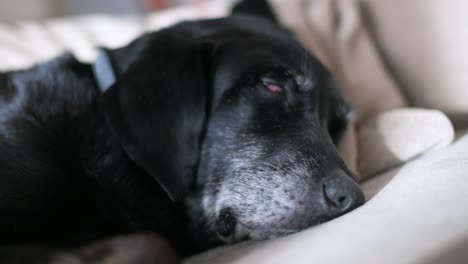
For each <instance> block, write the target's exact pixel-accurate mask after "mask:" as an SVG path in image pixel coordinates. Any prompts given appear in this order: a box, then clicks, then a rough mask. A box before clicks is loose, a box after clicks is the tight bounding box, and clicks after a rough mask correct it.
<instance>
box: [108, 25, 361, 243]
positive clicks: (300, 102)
mask: <svg viewBox="0 0 468 264" xmlns="http://www.w3.org/2000/svg"><path fill="white" fill-rule="evenodd" d="M114 59H115V60H117V61H119V63H118V65H117V66H118V71H119V72H120V77H119V79H118V81H117V83H116V84H115V85H114V86H113V87H111V88H110V90H109V91H107V92H106V93H105V94H104V95H103V98H102V99H103V100H102V102H103V106H104V109H105V111H106V115H107V118H108V121H109V124H110V126H111V128H112V129H113V130H114V132H115V133H116V134H117V135H118V137H119V139H120V140H121V142H122V146H123V147H124V149H125V150H126V152H127V153H128V155H129V156H130V158H131V159H132V160H133V161H134V162H135V163H136V164H137V165H139V166H140V167H141V168H143V169H144V170H146V171H147V172H148V174H150V175H151V176H152V177H154V178H155V179H156V180H157V181H158V182H159V183H160V184H161V186H163V188H164V189H165V190H166V192H167V193H168V195H169V196H170V197H171V198H172V199H174V200H182V201H184V202H185V203H186V204H187V207H188V209H187V212H188V214H189V217H190V218H191V220H192V223H193V224H194V226H196V227H198V228H199V229H198V230H197V231H196V232H197V233H200V234H201V233H204V234H205V235H207V236H208V238H207V237H204V239H205V240H212V241H218V242H219V241H225V242H236V241H240V240H244V239H249V238H250V239H257V240H258V239H269V238H274V237H278V236H282V235H286V234H289V233H292V232H295V231H298V230H302V229H304V228H307V227H309V226H312V225H315V224H318V223H321V222H324V221H327V220H329V219H332V218H335V217H337V216H339V215H342V214H344V213H346V212H348V211H350V210H352V209H354V208H356V207H357V206H359V205H361V204H362V203H363V201H364V199H363V194H362V192H361V190H360V189H359V187H358V185H357V184H356V182H355V181H354V180H353V178H352V177H351V175H350V173H349V171H348V169H347V168H346V166H345V165H344V163H343V161H342V160H341V158H340V157H339V155H338V154H337V151H336V149H335V145H334V141H336V140H337V139H338V137H339V134H340V132H341V131H342V129H343V128H344V126H345V124H346V121H347V117H348V115H349V108H348V106H347V105H346V104H345V103H344V102H343V101H342V99H341V97H340V95H339V91H338V89H337V87H336V85H335V83H334V81H333V78H332V77H331V76H330V74H329V73H328V72H327V70H326V69H325V68H324V67H323V66H322V65H321V64H320V62H319V61H317V60H316V59H315V58H313V57H312V56H311V55H309V54H308V53H307V52H305V50H304V49H303V48H302V47H301V46H300V45H299V44H298V43H297V42H296V41H295V40H294V39H293V37H292V36H291V35H290V34H289V33H288V32H286V31H283V30H281V29H279V28H278V27H276V26H275V25H273V24H271V23H269V22H268V21H266V20H263V19H258V18H253V17H247V16H233V17H230V18H225V19H219V20H208V21H199V22H187V23H182V24H179V25H176V26H173V27H170V28H167V29H164V30H161V31H159V32H156V33H152V34H149V35H146V36H144V37H142V38H140V39H138V40H137V41H135V42H133V43H132V44H130V45H129V46H127V47H125V48H123V49H120V50H117V51H115V54H114Z"/></svg>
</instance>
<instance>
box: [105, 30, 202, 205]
mask: <svg viewBox="0 0 468 264" xmlns="http://www.w3.org/2000/svg"><path fill="white" fill-rule="evenodd" d="M206 53H207V44H201V43H199V41H196V40H193V39H191V37H190V34H187V32H185V33H184V32H180V31H178V30H176V29H168V30H162V31H159V32H155V33H151V35H149V36H145V37H142V38H140V39H138V40H136V41H135V42H134V43H132V44H130V45H129V46H127V47H126V48H122V49H120V50H116V51H114V53H113V54H111V56H112V60H113V63H114V64H115V65H116V67H117V68H118V69H117V71H122V72H121V73H120V74H117V75H118V77H117V81H116V83H115V84H114V85H113V86H112V87H110V88H109V89H108V90H107V91H106V92H105V93H104V94H103V95H102V97H101V101H100V103H101V107H102V109H103V111H104V113H105V116H106V119H107V121H108V124H109V126H110V128H111V130H112V131H113V132H114V134H115V135H116V136H117V137H118V139H119V140H120V142H121V144H122V146H123V148H124V150H125V151H126V152H127V154H128V155H129V157H130V158H131V159H132V160H133V161H134V162H135V163H136V164H137V165H138V166H139V167H141V168H142V169H144V170H145V171H146V172H147V173H148V174H150V175H151V176H152V177H153V178H154V179H156V180H157V181H158V183H159V184H160V185H161V186H162V187H163V189H164V190H165V191H166V192H167V194H168V195H169V197H170V198H171V199H172V200H179V199H181V198H182V197H183V196H184V195H185V194H186V193H187V191H188V190H189V188H190V187H191V184H192V183H193V181H194V177H195V173H196V168H197V165H198V160H199V154H200V150H201V143H202V140H203V137H204V133H205V126H206V122H207V111H208V110H207V106H208V105H209V89H210V87H209V86H210V84H209V81H208V76H209V73H208V72H209V71H208V69H207V67H208V66H207V61H206V59H207V57H208V56H206Z"/></svg>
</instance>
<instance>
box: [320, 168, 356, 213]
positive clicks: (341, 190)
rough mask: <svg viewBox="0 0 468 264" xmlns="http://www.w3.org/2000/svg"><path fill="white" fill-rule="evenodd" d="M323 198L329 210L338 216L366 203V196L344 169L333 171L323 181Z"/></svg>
mask: <svg viewBox="0 0 468 264" xmlns="http://www.w3.org/2000/svg"><path fill="white" fill-rule="evenodd" d="M322 186H323V196H324V199H325V202H326V204H327V207H328V210H329V211H330V213H331V214H332V215H335V216H338V215H342V214H344V213H346V212H349V211H351V210H353V209H355V208H356V207H359V206H360V205H362V204H363V203H364V194H363V193H362V191H361V189H360V188H359V186H358V184H357V183H356V182H355V181H354V180H353V178H352V177H351V176H350V175H349V174H347V173H346V172H345V171H344V170H342V169H334V170H332V171H331V172H330V173H329V174H328V175H327V176H326V177H325V178H324V181H323V184H322Z"/></svg>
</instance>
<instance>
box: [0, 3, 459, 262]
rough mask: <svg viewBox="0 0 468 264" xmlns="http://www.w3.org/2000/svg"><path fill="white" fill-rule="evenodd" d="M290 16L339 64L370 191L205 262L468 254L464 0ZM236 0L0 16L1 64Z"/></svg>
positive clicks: (8, 66) (353, 150)
mask: <svg viewBox="0 0 468 264" xmlns="http://www.w3.org/2000/svg"><path fill="white" fill-rule="evenodd" d="M270 3H271V5H272V6H273V8H274V11H275V13H276V15H277V16H278V18H279V20H280V21H281V24H282V25H283V26H284V27H286V28H288V29H289V30H291V32H293V34H294V35H295V36H296V37H297V39H298V40H299V41H300V42H301V43H302V44H303V45H304V47H305V48H306V49H307V50H309V51H310V52H312V53H313V54H315V55H316V56H317V57H318V58H319V59H320V60H321V61H322V62H323V63H324V64H325V65H326V66H327V67H328V68H329V69H330V71H331V72H332V73H333V74H334V76H335V77H336V80H337V83H338V84H339V85H340V87H341V88H342V92H343V95H344V97H345V98H346V99H347V101H348V102H349V103H350V104H351V105H352V107H353V109H354V114H353V119H352V122H351V124H350V125H349V126H348V128H347V130H346V133H345V135H344V136H343V139H342V140H341V142H340V144H339V151H340V152H341V154H342V155H343V158H344V159H345V161H346V163H347V164H348V166H349V167H350V168H351V170H352V171H353V172H354V174H355V175H356V177H357V179H358V180H359V181H360V182H361V186H362V187H363V189H364V192H365V194H366V199H367V202H366V204H365V205H363V206H362V207H360V208H358V209H356V210H354V211H352V212H351V213H349V214H346V215H344V216H342V217H339V218H337V219H335V220H332V221H330V222H327V223H324V224H321V225H319V226H315V227H312V228H309V229H308V230H304V231H302V232H300V233H297V234H293V235H290V236H287V237H284V238H281V239H276V240H272V241H263V242H244V243H241V244H237V245H233V246H225V247H221V248H218V249H214V250H211V251H208V252H205V253H202V254H200V255H197V256H193V257H191V258H189V259H186V260H184V262H185V263H187V264H197V263H286V262H290V263H468V251H466V250H465V249H468V224H467V221H468V206H467V205H465V204H466V201H465V194H467V193H468V136H465V135H467V134H468V74H466V72H467V71H468V50H467V49H466V48H465V47H468V32H467V31H466V30H465V27H464V25H466V23H468V17H466V16H465V14H464V12H463V10H466V8H467V7H468V4H467V3H466V1H463V0H447V1H438V0H413V1H410V2H408V1H404V0H393V1H372V0H289V1H281V0H270ZM228 12H229V4H228V3H227V1H222V2H217V1H207V2H206V3H204V4H199V5H196V6H182V7H178V8H174V9H171V10H168V11H163V12H158V13H153V14H148V15H145V16H109V15H105V14H93V15H85V16H78V17H66V18H55V19H49V20H43V21H20V22H15V23H0V58H1V60H0V71H6V70H14V69H21V68H24V67H27V66H30V65H32V64H35V63H38V62H41V61H44V60H47V59H50V58H51V57H53V56H55V55H58V54H60V53H61V52H64V51H71V52H73V53H74V54H75V55H76V56H77V57H78V58H79V59H80V60H82V61H91V60H93V59H94V57H95V51H96V47H97V46H105V47H110V48H114V47H118V46H121V45H124V44H125V43H127V42H128V41H130V40H131V39H133V38H135V37H136V36H138V35H139V34H141V33H143V32H145V31H149V30H155V29H159V28H162V27H165V26H168V25H171V24H173V23H175V22H177V21H181V20H190V19H200V18H212V17H221V16H225V15H227V14H228Z"/></svg>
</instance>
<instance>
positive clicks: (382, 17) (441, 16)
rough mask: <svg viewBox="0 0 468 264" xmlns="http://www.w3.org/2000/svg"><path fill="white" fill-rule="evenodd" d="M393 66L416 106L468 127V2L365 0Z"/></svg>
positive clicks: (385, 56) (377, 36) (380, 43)
mask: <svg viewBox="0 0 468 264" xmlns="http://www.w3.org/2000/svg"><path fill="white" fill-rule="evenodd" d="M361 2H362V9H363V10H364V11H365V15H366V20H367V21H368V25H369V28H370V30H371V32H372V36H373V38H374V39H375V41H376V43H377V45H378V46H379V48H380V49H381V51H382V56H383V59H384V61H385V62H386V64H387V65H388V69H389V71H390V72H392V73H393V75H394V76H395V78H396V79H397V80H398V84H399V85H400V87H401V88H402V89H403V93H404V94H406V95H407V96H408V98H409V100H410V102H411V103H412V104H413V105H416V106H421V107H428V108H437V109H441V110H443V111H444V112H446V113H448V114H449V115H450V116H451V117H453V119H454V120H455V121H457V122H456V123H457V125H458V126H462V125H463V126H465V127H468V74H467V69H468V49H467V47H468V30H467V28H466V25H467V24H468V16H467V14H466V10H468V1H466V0H444V1H440V0H411V1H407V0H392V1H374V0H361Z"/></svg>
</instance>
